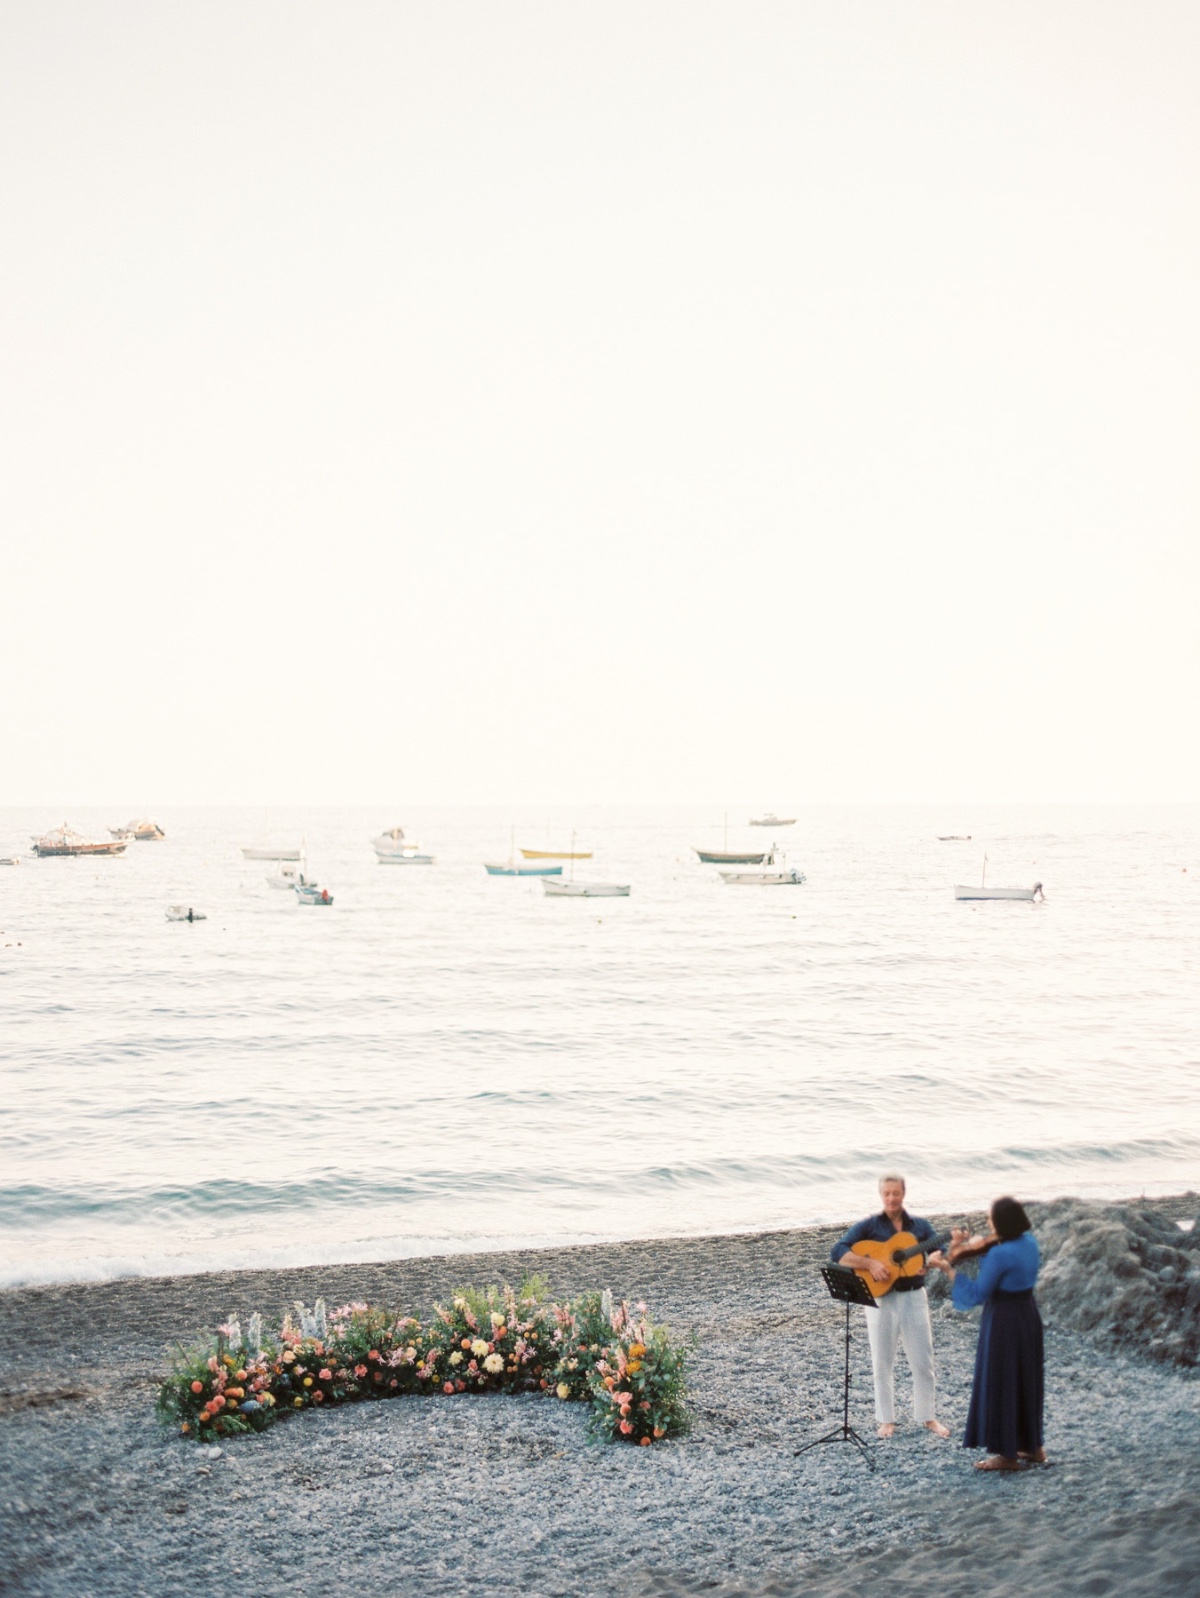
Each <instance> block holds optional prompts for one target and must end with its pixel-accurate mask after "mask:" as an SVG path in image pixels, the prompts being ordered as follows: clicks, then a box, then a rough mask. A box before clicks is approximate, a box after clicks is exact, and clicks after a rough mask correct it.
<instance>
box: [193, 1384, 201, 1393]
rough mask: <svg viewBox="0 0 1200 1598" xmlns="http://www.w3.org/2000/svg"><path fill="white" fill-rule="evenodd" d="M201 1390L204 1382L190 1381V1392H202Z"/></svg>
mask: <svg viewBox="0 0 1200 1598" xmlns="http://www.w3.org/2000/svg"><path fill="white" fill-rule="evenodd" d="M203 1391H204V1383H203V1382H193V1383H192V1392H193V1393H202V1392H203Z"/></svg>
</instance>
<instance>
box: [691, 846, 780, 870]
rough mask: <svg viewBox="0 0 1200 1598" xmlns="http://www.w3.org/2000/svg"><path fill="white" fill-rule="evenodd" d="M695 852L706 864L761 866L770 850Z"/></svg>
mask: <svg viewBox="0 0 1200 1598" xmlns="http://www.w3.org/2000/svg"><path fill="white" fill-rule="evenodd" d="M696 853H697V854H698V855H699V857H700V859H701V861H702V862H703V863H704V864H705V865H706V866H761V865H762V863H763V861H764V860H765V859H766V858H767V855H768V854H769V853H770V850H768V849H760V850H758V851H757V852H755V851H754V850H752V849H751V850H740V849H697V850H696Z"/></svg>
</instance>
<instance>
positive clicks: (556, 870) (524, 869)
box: [483, 860, 562, 877]
mask: <svg viewBox="0 0 1200 1598" xmlns="http://www.w3.org/2000/svg"><path fill="white" fill-rule="evenodd" d="M483 869H484V870H485V871H486V872H487V874H488V876H489V877H561V876H562V867H561V866H548V865H545V864H538V863H537V862H535V861H522V860H485V861H484V862H483Z"/></svg>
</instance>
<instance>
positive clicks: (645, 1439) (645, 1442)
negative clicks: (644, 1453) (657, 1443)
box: [638, 1437, 650, 1448]
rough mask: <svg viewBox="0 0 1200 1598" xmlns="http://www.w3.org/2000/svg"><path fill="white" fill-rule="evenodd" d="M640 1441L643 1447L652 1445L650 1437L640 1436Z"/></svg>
mask: <svg viewBox="0 0 1200 1598" xmlns="http://www.w3.org/2000/svg"><path fill="white" fill-rule="evenodd" d="M638 1442H639V1443H640V1444H641V1446H642V1447H643V1448H649V1446H650V1439H649V1438H648V1437H639V1438H638Z"/></svg>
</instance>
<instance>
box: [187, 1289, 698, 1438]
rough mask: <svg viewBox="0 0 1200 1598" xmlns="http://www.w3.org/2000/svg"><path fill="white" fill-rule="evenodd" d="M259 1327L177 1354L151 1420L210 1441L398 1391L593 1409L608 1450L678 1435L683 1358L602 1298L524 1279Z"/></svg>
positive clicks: (683, 1417) (666, 1340) (256, 1319)
mask: <svg viewBox="0 0 1200 1598" xmlns="http://www.w3.org/2000/svg"><path fill="white" fill-rule="evenodd" d="M294 1309H295V1314H294V1315H293V1314H292V1313H291V1312H289V1313H288V1314H287V1315H285V1316H284V1318H283V1321H282V1323H281V1324H280V1325H279V1326H278V1327H277V1328H274V1329H268V1327H267V1326H266V1325H265V1323H264V1321H263V1318H262V1316H261V1315H258V1314H255V1315H252V1316H251V1317H250V1319H249V1321H248V1323H247V1326H246V1329H245V1331H243V1330H242V1327H241V1325H240V1323H239V1322H238V1321H237V1320H230V1321H228V1322H226V1324H225V1325H223V1326H219V1327H218V1328H217V1330H216V1332H215V1333H214V1334H213V1335H211V1336H209V1337H207V1338H205V1339H204V1340H202V1341H201V1342H199V1343H197V1344H195V1345H193V1346H192V1347H191V1348H184V1347H182V1346H180V1347H179V1348H178V1349H177V1351H176V1355H175V1358H174V1362H173V1366H172V1370H171V1374H170V1375H169V1376H168V1377H167V1379H166V1381H164V1382H163V1384H162V1386H161V1388H160V1389H159V1395H158V1412H159V1415H160V1417H161V1418H162V1419H163V1420H164V1422H166V1423H167V1424H169V1425H171V1426H174V1427H177V1428H178V1429H179V1431H180V1432H181V1433H183V1435H184V1436H186V1437H193V1438H195V1439H196V1440H197V1441H198V1442H206V1443H207V1442H212V1441H213V1440H214V1439H216V1438H219V1437H231V1436H236V1435H237V1434H238V1433H240V1432H258V1431H263V1430H265V1429H266V1428H267V1427H268V1426H270V1425H272V1424H273V1423H274V1422H275V1421H277V1420H280V1419H282V1418H283V1417H284V1416H285V1415H289V1414H293V1413H295V1411H297V1410H304V1409H316V1408H322V1409H325V1408H329V1407H330V1406H331V1405H336V1404H352V1403H361V1402H370V1401H372V1400H379V1399H384V1398H399V1397H402V1396H405V1395H408V1394H429V1395H434V1396H436V1395H441V1396H443V1397H446V1398H451V1397H457V1396H458V1395H460V1394H481V1393H543V1394H546V1395H551V1394H553V1395H554V1396H555V1397H557V1398H559V1399H561V1400H563V1401H564V1402H570V1401H578V1402H583V1403H587V1404H589V1405H590V1407H591V1416H590V1425H591V1428H592V1430H593V1432H595V1433H596V1434H597V1435H598V1436H600V1437H603V1438H605V1439H607V1440H608V1441H612V1442H630V1443H636V1444H639V1445H640V1446H642V1447H643V1448H644V1447H648V1446H649V1445H650V1444H651V1443H654V1442H657V1441H659V1440H660V1439H662V1438H664V1437H671V1436H674V1435H676V1434H678V1433H680V1432H683V1431H686V1430H687V1427H688V1412H687V1394H686V1362H687V1353H686V1349H685V1348H684V1347H683V1346H681V1345H680V1344H679V1343H678V1342H673V1341H672V1340H671V1338H670V1335H669V1333H668V1332H667V1329H666V1328H665V1327H663V1326H656V1325H654V1324H653V1323H652V1322H651V1321H650V1320H649V1319H648V1318H647V1314H646V1306H645V1304H638V1305H637V1306H636V1308H634V1309H632V1310H631V1309H630V1307H629V1305H628V1304H625V1303H619V1304H614V1303H613V1299H612V1295H611V1294H610V1293H607V1292H605V1293H585V1294H584V1295H583V1296H582V1297H581V1298H577V1299H575V1300H573V1301H572V1302H570V1303H566V1304H558V1303H554V1302H552V1301H550V1299H549V1298H548V1297H547V1295H546V1291H545V1285H544V1284H543V1283H542V1282H541V1281H540V1280H538V1279H536V1278H534V1279H532V1280H530V1281H527V1282H524V1283H523V1284H522V1285H521V1287H520V1288H517V1289H514V1288H511V1287H488V1288H484V1289H482V1290H478V1289H475V1288H464V1289H462V1290H461V1291H460V1292H458V1293H456V1294H455V1295H454V1297H453V1299H452V1300H451V1303H450V1305H449V1306H448V1307H443V1306H442V1305H440V1304H439V1305H435V1306H434V1317H433V1319H432V1320H431V1321H429V1322H427V1323H423V1322H421V1321H419V1320H417V1319H415V1318H414V1317H413V1316H411V1315H401V1314H398V1313H396V1312H394V1311H392V1310H389V1309H383V1308H379V1307H376V1306H372V1305H370V1304H343V1305H342V1306H341V1307H340V1308H339V1309H335V1310H327V1309H326V1307H325V1301H324V1299H320V1298H319V1299H318V1300H317V1301H316V1304H315V1305H314V1306H313V1308H312V1309H311V1310H309V1309H307V1308H305V1306H304V1305H303V1304H296V1305H295V1306H294Z"/></svg>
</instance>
